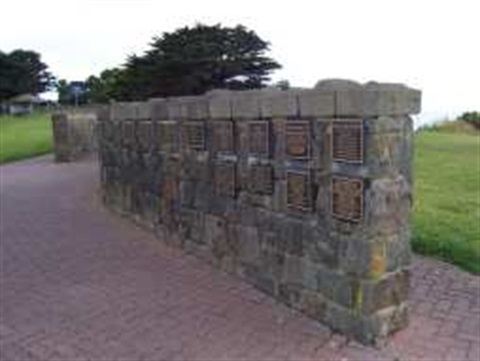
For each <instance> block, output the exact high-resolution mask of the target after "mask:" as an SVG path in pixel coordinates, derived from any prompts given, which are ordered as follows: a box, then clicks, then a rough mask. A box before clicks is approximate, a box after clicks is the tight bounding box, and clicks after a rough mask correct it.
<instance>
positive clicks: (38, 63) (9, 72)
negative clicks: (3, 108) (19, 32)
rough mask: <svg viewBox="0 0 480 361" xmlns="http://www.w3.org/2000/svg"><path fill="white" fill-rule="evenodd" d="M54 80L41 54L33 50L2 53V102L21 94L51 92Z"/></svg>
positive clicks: (0, 70) (0, 65)
mask: <svg viewBox="0 0 480 361" xmlns="http://www.w3.org/2000/svg"><path fill="white" fill-rule="evenodd" d="M53 81H54V78H53V76H52V74H51V73H50V72H49V71H48V66H47V65H46V64H45V63H44V62H42V60H41V56H40V54H39V53H37V52H35V51H32V50H21V49H18V50H14V51H12V52H10V53H5V52H2V51H0V101H3V100H8V99H10V98H12V97H14V96H16V95H20V94H39V93H42V92H45V91H47V90H49V89H50V88H51V87H52V85H53Z"/></svg>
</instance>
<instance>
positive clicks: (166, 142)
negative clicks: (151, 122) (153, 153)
mask: <svg viewBox="0 0 480 361" xmlns="http://www.w3.org/2000/svg"><path fill="white" fill-rule="evenodd" d="M158 133H159V138H160V149H162V150H165V151H172V150H174V149H175V147H176V142H177V137H176V124H175V122H173V121H165V122H159V123H158Z"/></svg>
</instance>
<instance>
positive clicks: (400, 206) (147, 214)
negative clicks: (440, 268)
mask: <svg viewBox="0 0 480 361" xmlns="http://www.w3.org/2000/svg"><path fill="white" fill-rule="evenodd" d="M419 110H420V92H419V91H417V90H414V89H410V88H407V87H406V86H403V85H399V84H379V83H367V84H364V85H360V84H357V83H354V82H350V81H340V80H329V81H322V82H319V83H318V84H317V85H316V86H315V88H313V89H300V90H295V89H294V90H286V91H280V90H270V89H266V90H251V91H242V92H233V91H223V90H218V91H217V90H216V91H212V92H210V93H207V94H205V95H203V96H195V97H177V98H168V99H151V100H150V101H148V102H138V103H135V102H132V103H114V104H112V105H111V106H110V107H109V109H105V110H104V111H101V112H99V114H98V117H99V127H100V131H99V145H100V161H101V178H102V190H103V197H104V202H105V204H106V205H107V206H108V207H110V208H111V209H113V210H115V211H118V212H120V213H122V214H124V215H126V216H128V217H130V218H131V219H132V220H133V221H135V222H137V223H139V224H141V225H144V226H146V227H148V228H150V229H151V230H152V231H153V232H155V233H156V235H157V236H158V237H159V238H160V239H162V240H163V241H165V242H167V243H171V244H176V245H178V246H180V247H182V248H184V249H185V250H186V251H188V252H192V253H195V254H196V255H197V256H199V257H201V258H203V259H205V260H206V261H208V262H210V263H211V264H213V265H215V266H216V267H218V268H220V269H223V270H226V271H228V272H230V273H233V274H236V275H238V276H240V277H242V278H244V279H246V280H248V282H250V283H252V284H253V285H255V286H256V287H258V288H259V289H261V290H262V291H264V292H266V293H268V294H269V295H271V296H273V297H275V298H276V299H278V300H280V301H281V302H284V303H286V304H288V305H289V306H291V307H293V308H295V309H298V310H300V311H301V312H303V313H305V314H307V315H309V316H311V317H313V318H315V319H317V320H319V321H321V322H323V323H325V324H327V325H329V326H330V327H332V328H333V329H335V330H337V331H340V332H342V333H344V334H346V335H348V336H352V337H354V338H356V339H358V340H360V341H362V342H364V343H375V342H377V341H379V340H381V339H383V338H384V337H386V336H387V335H388V334H390V333H392V332H393V331H395V330H397V329H399V328H402V327H404V326H405V325H406V324H407V320H408V303H407V301H408V288H409V258H410V245H409V241H410V223H411V222H410V213H411V205H412V193H411V187H412V171H411V165H412V119H411V118H410V114H415V113H418V112H419ZM159 277H161V275H159ZM245 317H248V315H245Z"/></svg>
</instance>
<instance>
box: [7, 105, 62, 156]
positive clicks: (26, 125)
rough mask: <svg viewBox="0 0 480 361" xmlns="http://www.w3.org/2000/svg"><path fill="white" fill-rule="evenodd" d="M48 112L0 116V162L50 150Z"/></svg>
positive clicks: (50, 134) (50, 130) (50, 136)
mask: <svg viewBox="0 0 480 361" xmlns="http://www.w3.org/2000/svg"><path fill="white" fill-rule="evenodd" d="M51 127H52V126H51V120H50V114H48V113H35V114H32V115H27V116H19V117H18V116H0V164H2V163H6V162H11V161H14V160H19V159H24V158H29V157H32V156H35V155H40V154H45V153H49V152H51V151H52V147H53V145H52V129H51Z"/></svg>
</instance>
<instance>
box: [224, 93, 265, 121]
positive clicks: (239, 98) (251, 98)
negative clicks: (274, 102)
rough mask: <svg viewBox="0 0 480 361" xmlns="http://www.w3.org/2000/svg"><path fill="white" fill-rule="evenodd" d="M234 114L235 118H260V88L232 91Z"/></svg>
mask: <svg viewBox="0 0 480 361" xmlns="http://www.w3.org/2000/svg"><path fill="white" fill-rule="evenodd" d="M231 95H232V98H231V102H232V116H233V118H234V119H239V120H241V119H259V118H260V116H261V112H260V96H261V91H260V90H246V91H236V92H232V93H231Z"/></svg>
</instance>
